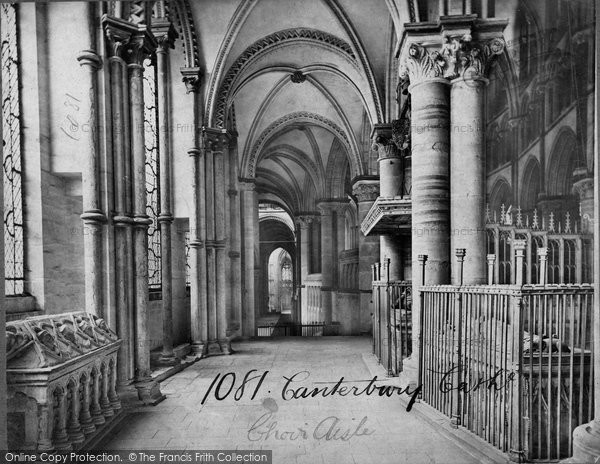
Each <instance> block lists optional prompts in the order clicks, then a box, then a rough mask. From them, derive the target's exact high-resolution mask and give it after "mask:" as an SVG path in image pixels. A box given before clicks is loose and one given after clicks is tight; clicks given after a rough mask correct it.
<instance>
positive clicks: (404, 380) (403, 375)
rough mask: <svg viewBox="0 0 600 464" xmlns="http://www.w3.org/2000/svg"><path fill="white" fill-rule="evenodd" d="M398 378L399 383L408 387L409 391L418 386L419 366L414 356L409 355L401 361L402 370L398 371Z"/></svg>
mask: <svg viewBox="0 0 600 464" xmlns="http://www.w3.org/2000/svg"><path fill="white" fill-rule="evenodd" d="M398 378H399V380H400V385H402V386H405V387H410V390H411V391H412V390H414V389H415V388H417V387H418V381H419V366H418V363H417V359H416V358H414V357H413V356H410V357H409V358H406V359H405V360H404V361H403V362H402V372H400V374H399V375H398ZM417 402H418V400H417Z"/></svg>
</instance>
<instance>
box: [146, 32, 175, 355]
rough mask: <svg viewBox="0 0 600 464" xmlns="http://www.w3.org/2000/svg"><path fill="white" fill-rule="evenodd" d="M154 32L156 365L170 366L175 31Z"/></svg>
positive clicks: (171, 343)
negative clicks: (159, 323) (159, 313)
mask: <svg viewBox="0 0 600 464" xmlns="http://www.w3.org/2000/svg"><path fill="white" fill-rule="evenodd" d="M152 29H153V33H154V36H155V37H156V39H157V41H158V48H157V49H156V70H157V72H156V91H157V96H158V98H157V102H158V104H157V108H158V123H159V126H160V130H159V137H158V144H159V145H158V153H159V163H160V169H159V171H160V179H159V181H160V212H159V216H158V223H159V225H160V250H161V282H162V288H161V290H162V309H163V348H162V352H161V355H160V358H159V363H160V364H162V365H166V366H172V365H175V364H176V363H177V359H176V357H175V353H174V351H173V278H172V277H173V267H172V266H173V263H172V258H171V238H172V223H173V214H172V213H171V209H172V207H171V141H170V135H171V133H170V130H169V98H168V95H169V92H168V89H169V49H170V48H173V47H174V45H173V44H174V41H175V37H176V36H177V33H176V32H175V30H174V28H173V25H172V24H171V23H169V22H168V21H164V20H156V21H154V22H153V28H152Z"/></svg>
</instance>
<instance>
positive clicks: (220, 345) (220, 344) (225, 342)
mask: <svg viewBox="0 0 600 464" xmlns="http://www.w3.org/2000/svg"><path fill="white" fill-rule="evenodd" d="M233 352H234V351H233V349H232V348H231V340H229V339H222V340H211V341H209V342H208V348H207V351H206V355H207V356H218V355H220V354H233Z"/></svg>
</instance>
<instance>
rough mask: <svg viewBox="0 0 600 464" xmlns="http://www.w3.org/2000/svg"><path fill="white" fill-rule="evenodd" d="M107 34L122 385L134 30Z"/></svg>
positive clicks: (114, 26) (109, 25)
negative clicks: (127, 53) (128, 55)
mask: <svg viewBox="0 0 600 464" xmlns="http://www.w3.org/2000/svg"><path fill="white" fill-rule="evenodd" d="M103 22H104V30H105V33H106V37H107V41H108V44H109V45H110V52H111V56H110V58H109V59H108V62H109V69H110V96H111V111H112V118H111V123H112V127H113V128H114V130H113V132H112V147H113V172H114V198H115V214H114V215H113V217H112V222H113V226H114V234H115V251H114V252H115V281H116V285H115V289H116V297H115V304H116V332H117V334H118V335H119V338H120V339H121V340H123V344H122V345H121V348H120V349H119V351H118V369H119V371H118V381H119V384H120V385H128V384H129V383H131V381H132V379H133V375H134V363H133V349H132V346H131V345H132V341H133V340H132V338H133V337H132V323H133V318H132V312H131V305H132V303H133V302H132V300H131V299H130V290H129V289H130V288H131V286H132V285H133V282H132V281H131V280H130V272H131V269H130V266H131V260H132V256H131V247H130V246H129V244H128V242H129V240H128V238H129V237H131V235H132V227H133V218H132V217H131V214H130V213H131V210H130V204H129V200H130V198H129V194H128V192H129V188H128V187H129V177H128V171H129V169H128V168H129V166H130V161H131V160H130V158H129V150H128V149H129V139H128V137H127V136H128V133H127V131H126V130H125V129H126V128H127V126H128V123H127V117H126V116H127V114H128V112H129V101H128V99H127V95H128V92H127V87H128V84H127V81H128V76H127V63H126V62H125V60H124V59H123V57H122V55H123V49H124V46H125V45H126V43H127V42H128V41H129V39H130V37H131V33H132V31H131V30H128V29H125V28H124V27H123V26H122V25H121V24H119V23H116V22H115V21H112V19H111V18H110V17H105V18H104V19H103Z"/></svg>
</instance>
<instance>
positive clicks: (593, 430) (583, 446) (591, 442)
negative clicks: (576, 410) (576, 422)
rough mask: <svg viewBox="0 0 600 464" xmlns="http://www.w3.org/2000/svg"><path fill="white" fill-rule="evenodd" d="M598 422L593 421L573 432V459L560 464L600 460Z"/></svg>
mask: <svg viewBox="0 0 600 464" xmlns="http://www.w3.org/2000/svg"><path fill="white" fill-rule="evenodd" d="M599 457H600V422H598V421H596V420H593V421H592V422H588V423H587V424H583V425H580V426H579V427H577V428H576V429H575V430H573V457H570V458H568V459H565V460H564V461H561V463H568V464H579V463H587V462H593V463H596V462H598V461H599V460H600V459H599Z"/></svg>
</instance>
